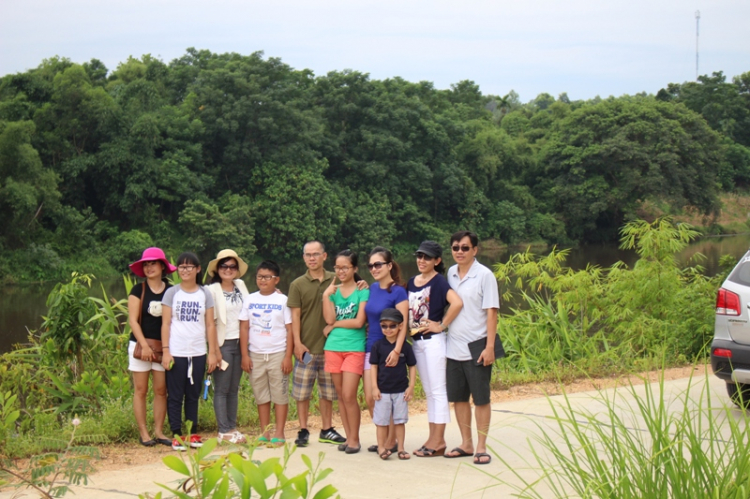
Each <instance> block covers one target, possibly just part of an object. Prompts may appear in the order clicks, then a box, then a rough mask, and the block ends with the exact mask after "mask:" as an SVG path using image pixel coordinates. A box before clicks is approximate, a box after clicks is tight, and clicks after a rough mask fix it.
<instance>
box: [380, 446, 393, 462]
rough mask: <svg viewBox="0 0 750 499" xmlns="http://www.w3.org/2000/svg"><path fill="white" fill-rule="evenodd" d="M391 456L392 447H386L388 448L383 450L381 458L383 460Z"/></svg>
mask: <svg viewBox="0 0 750 499" xmlns="http://www.w3.org/2000/svg"><path fill="white" fill-rule="evenodd" d="M389 457H391V450H390V449H386V450H384V451H383V452H381V453H380V459H382V460H383V461H385V460H386V459H388V458H389Z"/></svg>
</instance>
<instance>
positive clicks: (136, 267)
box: [128, 248, 177, 447]
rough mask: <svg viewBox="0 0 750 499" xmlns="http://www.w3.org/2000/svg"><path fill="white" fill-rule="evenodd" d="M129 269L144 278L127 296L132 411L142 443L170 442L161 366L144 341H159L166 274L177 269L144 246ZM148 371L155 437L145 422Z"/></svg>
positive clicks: (165, 392)
mask: <svg viewBox="0 0 750 499" xmlns="http://www.w3.org/2000/svg"><path fill="white" fill-rule="evenodd" d="M130 270H132V271H133V273H134V274H135V275H137V276H138V277H145V278H146V280H145V281H144V282H140V283H138V284H136V285H135V286H133V289H131V290H130V296H128V322H129V324H130V329H131V333H130V345H129V347H128V360H129V365H128V370H129V371H130V372H132V373H133V385H134V386H135V393H134V394H133V413H134V414H135V421H136V423H137V424H138V431H139V433H140V442H141V445H145V446H146V447H153V446H154V445H156V444H162V445H172V440H170V439H169V438H167V437H166V436H165V435H164V418H165V416H166V414H167V384H166V377H165V374H164V367H162V365H161V364H160V363H159V362H157V361H155V359H156V357H155V353H154V351H153V350H152V349H151V346H150V345H149V344H148V342H147V341H146V340H147V339H150V340H157V341H161V300H162V298H163V296H164V292H165V291H166V290H167V288H168V287H169V283H168V282H167V280H166V276H167V274H171V273H172V272H174V271H175V270H177V268H176V267H175V266H174V265H172V264H171V263H169V262H168V261H167V258H166V256H165V255H164V252H163V251H162V250H161V249H159V248H147V249H146V250H145V251H144V252H143V256H141V259H140V260H138V261H137V262H133V263H131V264H130ZM137 344H138V345H140V346H141V354H140V358H139V359H136V358H134V357H133V353H134V351H135V347H136V345H137ZM149 373H151V377H152V379H153V381H152V383H153V387H154V435H155V436H156V438H154V439H152V438H151V436H150V434H149V431H148V426H147V425H146V396H147V395H148V379H149Z"/></svg>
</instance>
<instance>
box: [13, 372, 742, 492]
mask: <svg viewBox="0 0 750 499" xmlns="http://www.w3.org/2000/svg"><path fill="white" fill-rule="evenodd" d="M650 386H651V388H652V391H653V393H654V394H655V396H657V397H658V396H659V385H658V384H651V385H650ZM632 391H634V392H635V393H636V394H638V395H639V396H641V397H643V396H645V393H646V387H645V386H636V387H635V388H633V389H632ZM687 391H689V394H690V395H689V396H690V400H691V401H692V402H693V403H695V404H696V405H697V404H698V403H700V401H703V405H704V406H705V401H706V400H707V398H710V401H711V404H713V406H714V407H722V406H724V405H727V404H729V400H728V397H727V395H726V389H725V387H724V383H723V382H722V381H720V380H719V379H717V378H716V377H715V376H713V375H709V376H708V377H704V376H703V375H701V374H699V375H696V377H694V378H693V379H692V380H690V379H687V378H686V379H678V380H674V381H668V382H665V383H664V394H663V398H664V400H665V402H666V403H667V405H668V406H670V410H673V411H674V410H683V408H684V404H683V403H682V402H680V396H681V395H682V397H683V398H684V396H685V393H686V392H687ZM613 397H616V400H617V407H618V409H617V411H618V413H619V414H621V415H622V417H623V418H625V420H626V421H628V422H629V424H628V426H630V427H632V428H633V431H641V432H642V431H643V430H642V429H641V430H639V429H638V428H639V427H642V425H641V421H640V418H639V417H637V415H635V413H636V412H637V411H636V410H635V409H634V407H636V406H635V404H634V401H633V394H632V393H631V389H630V388H625V389H623V388H620V389H617V390H615V389H609V390H604V391H601V392H584V393H577V394H573V395H570V396H568V399H569V401H570V404H572V406H573V407H575V409H576V411H582V412H584V413H586V414H592V415H597V419H598V420H599V421H600V422H601V423H602V424H607V423H608V420H609V416H608V415H607V411H606V405H605V404H604V403H603V399H604V398H609V399H612V398H613ZM564 403H565V399H564V397H563V396H554V397H550V398H536V399H528V400H522V401H515V402H506V403H499V404H493V413H492V427H491V429H490V446H491V447H492V449H493V451H494V452H496V453H498V454H499V455H501V456H502V457H503V459H504V460H505V461H506V463H507V465H506V464H503V463H502V462H501V460H500V459H497V458H496V457H495V458H493V460H492V462H491V463H490V464H489V465H486V466H474V465H472V460H471V458H459V459H445V458H443V457H434V458H429V459H427V458H417V457H414V456H412V458H411V459H410V460H408V461H399V460H398V459H397V458H396V456H395V455H394V456H392V457H391V458H390V459H389V460H387V461H382V460H380V459H379V458H378V457H377V456H376V455H375V454H374V453H369V452H366V450H365V447H366V446H367V445H369V444H371V443H375V427H374V426H373V425H371V424H368V425H365V426H364V427H363V428H362V431H361V439H362V443H363V449H362V451H361V452H360V453H359V454H353V455H346V454H344V453H343V452H338V451H337V450H336V447H335V446H333V445H329V444H320V443H318V442H317V441H313V443H311V444H310V446H308V447H306V448H304V449H297V451H296V452H295V454H294V455H293V456H292V457H291V464H290V466H289V468H288V470H287V471H288V473H287V475H288V476H293V475H294V474H297V473H299V472H301V471H303V470H304V465H303V463H302V460H301V459H300V456H299V454H302V453H304V454H307V455H308V456H309V457H310V458H311V459H312V460H313V462H316V461H317V459H318V458H319V453H324V456H323V465H324V467H330V468H332V469H333V470H334V471H333V473H331V474H330V475H329V477H328V478H327V479H326V480H325V482H324V483H331V484H333V485H334V486H335V487H337V488H338V489H339V493H340V494H341V497H342V498H346V499H356V498H375V497H378V498H409V499H413V498H417V497H431V498H452V497H455V498H479V497H493V498H494V497H512V493H513V491H514V490H515V489H514V486H519V485H521V483H522V480H521V479H520V478H518V477H517V476H515V475H514V474H513V473H512V472H511V471H510V469H513V470H515V471H516V472H517V473H518V474H519V475H521V477H523V478H524V479H526V480H528V481H533V480H534V478H535V477H538V476H539V473H540V470H539V469H538V466H537V465H536V464H535V461H534V457H533V452H532V447H535V448H536V449H537V450H541V446H540V445H539V444H538V443H535V441H534V436H535V435H540V434H541V433H542V432H543V431H544V432H547V433H548V434H551V435H557V433H558V432H559V429H558V427H557V425H556V423H555V421H554V419H552V418H551V416H553V409H552V407H553V406H552V404H556V405H557V406H558V407H559V406H560V405H561V404H564ZM729 414H730V417H733V418H735V419H736V420H741V421H742V422H743V423H742V424H744V421H745V414H744V413H743V412H741V411H739V410H736V409H735V410H732V411H731V412H730V413H729ZM427 427H428V423H427V415H426V414H420V415H416V416H413V417H412V418H411V420H410V421H409V423H408V424H407V427H406V449H407V450H409V451H412V450H414V449H416V448H418V447H419V446H420V445H422V443H423V442H424V440H425V439H426V436H427ZM313 437H317V432H313ZM446 438H447V441H448V448H449V449H450V448H452V447H454V446H457V445H458V444H460V437H459V431H458V427H457V426H456V423H455V422H453V423H451V424H449V425H448V429H447V432H446ZM555 438H556V440H557V441H559V440H560V439H559V437H555ZM313 440H314V439H313ZM175 454H178V453H175ZM282 455H283V452H282V450H280V449H265V448H264V449H259V450H256V452H255V454H254V455H253V458H254V459H261V460H262V459H265V458H267V457H271V456H282ZM177 478H178V475H177V474H176V473H174V472H172V471H171V470H169V469H168V468H167V467H166V466H164V465H163V464H162V463H158V464H151V465H148V466H134V467H130V468H127V469H123V470H118V471H106V472H101V473H97V474H94V475H92V476H91V477H90V482H89V485H88V486H86V487H74V489H73V490H74V492H75V495H74V496H71V497H76V498H78V499H89V498H92V499H93V498H128V497H138V494H139V493H143V492H151V493H156V492H158V491H160V490H162V489H161V488H160V487H158V486H157V485H155V482H160V483H164V484H170V483H172V484H174V480H176V479H177ZM504 482H505V483H504ZM540 487H541V486H540ZM538 490H541V491H543V490H544V489H543V488H542V489H538ZM27 494H28V495H27V497H35V496H36V494H34V493H32V492H27ZM11 496H12V493H11V492H9V491H7V490H6V491H4V492H2V493H0V498H3V499H5V498H9V497H11Z"/></svg>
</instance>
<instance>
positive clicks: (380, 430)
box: [375, 426, 389, 458]
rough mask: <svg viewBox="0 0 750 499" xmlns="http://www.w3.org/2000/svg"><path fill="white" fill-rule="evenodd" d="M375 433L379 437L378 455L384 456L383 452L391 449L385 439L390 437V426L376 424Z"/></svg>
mask: <svg viewBox="0 0 750 499" xmlns="http://www.w3.org/2000/svg"><path fill="white" fill-rule="evenodd" d="M375 434H376V435H377V437H378V456H380V457H381V458H382V457H383V454H384V453H385V452H386V451H388V449H389V447H386V445H385V439H386V438H387V437H388V427H387V426H376V432H375Z"/></svg>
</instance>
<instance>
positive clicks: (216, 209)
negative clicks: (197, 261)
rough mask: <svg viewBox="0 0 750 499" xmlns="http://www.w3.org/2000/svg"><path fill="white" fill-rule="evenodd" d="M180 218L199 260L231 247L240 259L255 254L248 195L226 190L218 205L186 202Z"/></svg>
mask: <svg viewBox="0 0 750 499" xmlns="http://www.w3.org/2000/svg"><path fill="white" fill-rule="evenodd" d="M179 221H180V224H181V226H182V229H183V231H184V234H185V235H186V236H187V237H188V240H189V241H190V244H191V247H192V249H193V250H194V251H196V253H198V255H199V256H200V257H201V260H202V261H206V262H207V261H208V260H210V259H211V258H213V256H214V255H216V253H218V252H219V251H221V250H222V249H224V248H232V249H234V250H235V251H237V253H238V254H240V255H242V256H243V258H250V257H251V256H252V255H254V254H255V250H256V248H255V245H254V244H253V239H254V236H255V229H254V224H253V217H252V216H251V205H250V202H249V200H248V199H247V198H244V197H242V196H239V195H237V194H230V193H227V194H225V195H224V196H222V197H221V198H220V199H219V204H214V203H211V202H207V201H201V200H197V199H196V200H190V201H187V202H186V203H185V209H184V210H183V211H182V213H180V219H179Z"/></svg>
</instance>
